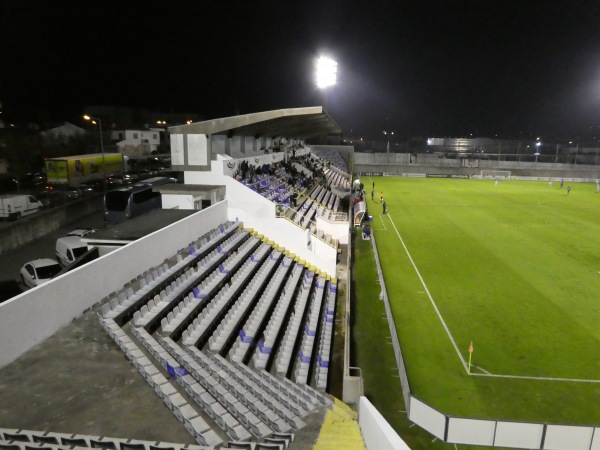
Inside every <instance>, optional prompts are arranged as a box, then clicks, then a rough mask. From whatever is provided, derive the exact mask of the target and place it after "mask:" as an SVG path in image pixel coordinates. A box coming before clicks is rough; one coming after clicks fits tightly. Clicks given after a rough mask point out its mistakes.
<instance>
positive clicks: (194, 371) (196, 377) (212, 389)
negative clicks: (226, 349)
mask: <svg viewBox="0 0 600 450" xmlns="http://www.w3.org/2000/svg"><path fill="white" fill-rule="evenodd" d="M158 339H159V343H161V344H162V345H163V347H165V348H167V349H168V350H169V351H170V352H171V353H172V354H173V356H174V357H175V358H176V360H177V365H178V367H179V368H180V369H183V370H175V374H176V376H177V381H178V383H179V384H181V386H183V388H184V389H185V390H186V392H188V393H189V394H190V395H191V396H192V397H193V398H194V399H195V400H196V402H197V403H198V404H200V405H202V408H203V409H204V411H205V412H206V413H207V414H208V415H209V416H210V417H211V418H212V419H213V420H214V421H215V422H216V423H217V425H219V427H221V429H223V431H225V432H226V433H227V435H228V436H229V437H231V438H232V439H236V440H241V441H244V440H248V439H250V438H251V435H250V433H249V432H248V430H251V431H252V434H254V435H255V436H256V437H258V438H265V437H267V436H269V435H270V434H272V432H273V431H272V428H270V427H268V426H267V425H266V423H265V421H264V420H263V419H262V418H260V417H259V416H258V414H257V413H259V411H258V410H257V409H256V408H257V405H256V404H253V405H250V406H251V407H252V408H253V409H254V411H250V410H249V409H248V405H247V404H242V403H240V401H239V400H238V399H237V398H236V397H235V396H234V395H233V394H231V393H230V392H228V390H227V389H226V388H225V387H223V386H221V384H220V383H219V381H218V379H217V377H215V375H216V373H215V372H214V371H213V370H212V369H213V368H211V367H207V366H206V365H202V364H201V362H202V359H199V358H198V355H195V354H192V353H188V352H187V351H186V350H184V349H183V348H181V347H179V346H178V345H177V344H176V343H175V342H173V341H172V340H171V339H170V338H164V339H162V338H160V337H159V338H158ZM193 348H194V349H195V350H197V349H196V348H195V347H193ZM198 352H199V350H198ZM199 354H202V353H199ZM207 369H208V370H207ZM288 429H289V428H288ZM275 431H287V429H286V430H275Z"/></svg>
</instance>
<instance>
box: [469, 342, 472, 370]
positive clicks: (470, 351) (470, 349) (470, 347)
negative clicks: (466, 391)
mask: <svg viewBox="0 0 600 450" xmlns="http://www.w3.org/2000/svg"><path fill="white" fill-rule="evenodd" d="M471 356H473V341H471V343H470V344H469V375H471Z"/></svg>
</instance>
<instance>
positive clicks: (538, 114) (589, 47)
mask: <svg viewBox="0 0 600 450" xmlns="http://www.w3.org/2000/svg"><path fill="white" fill-rule="evenodd" d="M0 38H1V40H0V46H1V50H0V101H1V102H2V106H3V111H4V112H5V115H7V117H8V116H10V117H11V118H15V119H18V118H24V117H28V115H31V114H32V112H33V111H36V112H38V113H39V111H45V114H44V116H43V117H44V118H52V119H56V120H74V118H77V117H79V115H80V114H81V113H82V112H83V106H84V105H86V104H104V105H108V104H111V105H121V106H130V107H146V108H152V109H158V110H161V111H164V112H167V111H171V110H173V111H175V112H193V113H197V114H199V115H201V116H202V117H203V118H204V119H210V118H216V117H223V116H230V115H234V114H237V113H240V114H244V113H252V112H258V111H264V110H270V109H279V108H293V107H301V106H314V105H323V104H325V105H326V109H327V110H328V111H329V113H330V114H331V116H332V117H333V118H334V120H336V121H337V122H338V123H339V124H340V126H341V127H342V128H343V130H344V133H345V134H347V135H349V134H351V133H352V135H353V136H356V137H358V136H363V135H364V136H366V137H369V138H371V139H372V138H376V137H377V136H380V135H381V134H382V132H383V130H388V131H395V133H396V134H397V135H398V136H456V137H459V136H470V135H473V136H491V137H493V136H496V135H498V136H501V137H520V136H528V135H542V136H549V135H552V136H565V137H571V136H572V137H576V136H580V137H588V138H590V137H592V136H597V135H598V136H600V128H599V125H600V2H598V1H596V2H591V1H578V2H575V1H572V0H571V1H552V0H549V1H548V0H546V1H537V0H518V1H502V0H482V1H455V0H445V1H426V0H423V1H411V2H408V1H401V0H397V1H389V2H388V1H366V0H365V1H361V2H358V1H341V0H339V1H300V0H297V1H283V0H280V1H260V0H245V1H223V0H212V1H201V0H196V1H191V0H190V1H185V2H184V1H162V2H158V1H144V2H142V1H137V0H123V1H96V2H92V1H78V2H75V1H62V0H61V1H52V2H50V1H44V0H40V1H30V0H11V1H9V0H0ZM320 54H324V55H328V56H330V57H332V58H334V59H336V60H337V61H338V69H339V73H338V84H337V85H336V86H335V87H333V88H332V89H330V90H329V91H327V92H326V93H324V92H322V91H319V90H317V88H316V87H315V85H314V79H313V65H314V61H315V59H316V57H317V56H318V55H320ZM325 95H326V96H327V98H325V97H324V96H325Z"/></svg>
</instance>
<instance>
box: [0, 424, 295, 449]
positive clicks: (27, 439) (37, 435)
mask: <svg viewBox="0 0 600 450" xmlns="http://www.w3.org/2000/svg"><path fill="white" fill-rule="evenodd" d="M278 439H279V441H281V440H284V439H288V440H289V438H288V437H287V435H282V436H280V437H278ZM75 448H77V449H84V448H85V449H92V448H94V449H105V450H208V449H213V447H210V446H199V445H189V444H176V443H172V442H156V441H143V440H138V439H122V438H116V437H107V436H91V435H87V434H72V433H54V432H51V431H35V430H23V429H9V428H0V449H2V450H34V449H35V450H67V449H75ZM230 448H236V447H230ZM237 448H240V447H237ZM254 448H255V449H256V450H258V449H257V448H256V447H254ZM284 448H285V447H284Z"/></svg>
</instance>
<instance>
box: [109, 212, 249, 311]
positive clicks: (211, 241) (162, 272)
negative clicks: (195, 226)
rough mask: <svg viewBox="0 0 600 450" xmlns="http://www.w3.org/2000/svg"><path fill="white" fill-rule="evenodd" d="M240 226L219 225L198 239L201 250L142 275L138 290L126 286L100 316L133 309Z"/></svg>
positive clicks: (238, 224)
mask: <svg viewBox="0 0 600 450" xmlns="http://www.w3.org/2000/svg"><path fill="white" fill-rule="evenodd" d="M240 225H241V223H240V222H238V221H235V222H227V223H226V224H224V225H220V226H219V227H217V228H215V229H213V230H211V231H210V232H208V233H207V234H206V235H205V236H204V237H202V238H201V239H200V241H201V242H202V247H201V249H197V248H195V247H194V251H193V252H192V251H190V252H189V254H188V255H186V256H185V257H183V256H182V255H181V253H178V254H177V263H175V264H174V265H173V266H171V267H169V265H168V264H167V263H166V262H165V263H162V264H160V265H159V266H158V267H156V268H154V269H151V270H150V271H148V272H147V273H145V274H143V275H142V277H141V278H140V279H139V289H137V291H134V288H133V286H131V285H130V286H126V287H125V288H124V289H123V291H122V292H120V293H119V294H118V295H117V296H115V297H113V298H111V299H110V301H109V302H107V303H105V304H103V305H102V308H101V311H102V316H103V317H105V318H115V317H117V316H119V315H120V314H121V313H123V312H124V311H126V310H128V309H129V308H133V307H135V306H136V305H137V304H138V303H139V302H140V301H143V299H145V297H147V295H148V294H149V292H151V291H152V289H154V288H157V287H158V286H161V285H162V284H164V283H166V282H167V281H168V280H169V279H171V278H176V277H177V275H178V274H179V272H181V271H182V270H183V269H184V268H185V267H187V266H188V265H189V264H190V263H191V262H192V261H193V260H194V259H196V258H197V257H198V256H199V255H200V254H202V252H203V251H207V250H208V249H209V248H210V247H211V246H212V245H215V244H217V243H218V242H220V240H222V239H225V238H226V237H227V236H228V235H229V233H231V232H233V231H234V230H235V229H237V228H239V227H240ZM207 235H208V236H207ZM190 248H191V246H190Z"/></svg>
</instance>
